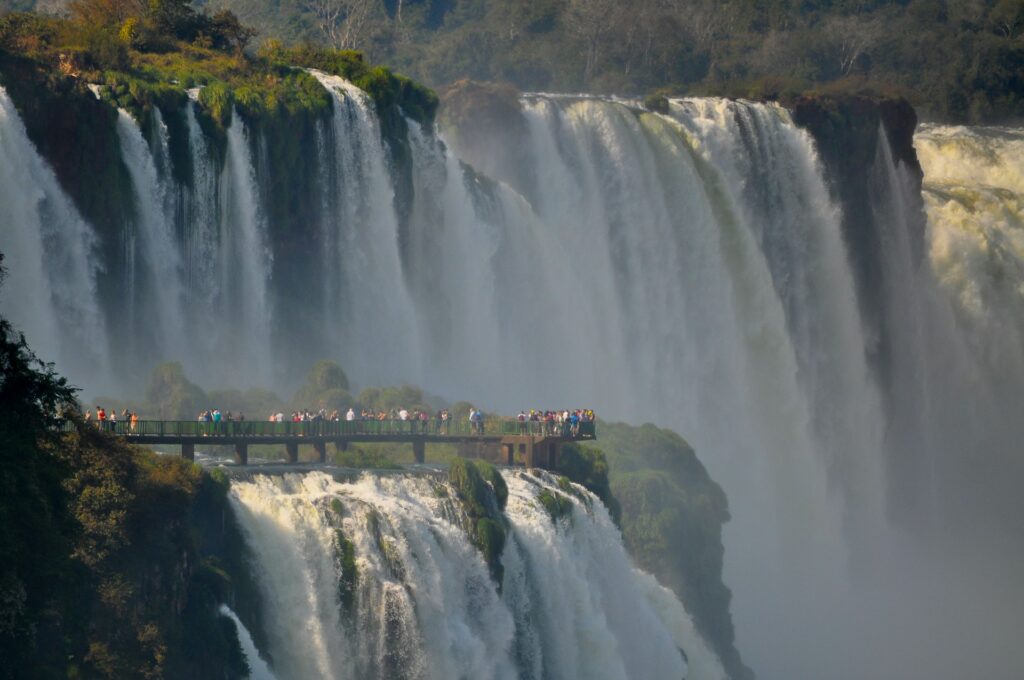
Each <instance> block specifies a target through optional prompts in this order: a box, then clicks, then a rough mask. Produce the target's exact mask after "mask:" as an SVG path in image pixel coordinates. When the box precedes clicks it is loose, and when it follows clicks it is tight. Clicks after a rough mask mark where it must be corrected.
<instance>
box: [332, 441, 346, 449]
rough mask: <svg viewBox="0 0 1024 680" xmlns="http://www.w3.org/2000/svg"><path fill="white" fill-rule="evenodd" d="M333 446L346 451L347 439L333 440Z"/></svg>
mask: <svg viewBox="0 0 1024 680" xmlns="http://www.w3.org/2000/svg"><path fill="white" fill-rule="evenodd" d="M334 447H335V448H336V449H338V450H339V451H348V440H347V439H342V440H341V441H338V442H334Z"/></svg>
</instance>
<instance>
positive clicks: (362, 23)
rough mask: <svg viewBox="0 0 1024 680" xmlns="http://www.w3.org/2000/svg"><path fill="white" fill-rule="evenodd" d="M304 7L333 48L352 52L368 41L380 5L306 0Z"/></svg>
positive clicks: (365, 0) (367, 0)
mask: <svg viewBox="0 0 1024 680" xmlns="http://www.w3.org/2000/svg"><path fill="white" fill-rule="evenodd" d="M304 7H305V8H306V10H307V11H309V12H311V13H312V14H313V15H314V16H315V17H316V20H317V28H319V29H320V32H321V33H322V34H323V36H324V38H326V39H327V41H328V42H329V43H330V44H331V47H334V48H336V49H339V50H350V49H355V48H356V47H358V46H359V45H360V44H361V43H363V42H364V41H365V38H366V35H365V34H366V30H367V28H368V26H369V24H370V20H371V18H372V17H373V10H374V8H375V7H376V5H375V3H374V2H373V0H305V2H304ZM398 20H399V21H400V18H399V19H398Z"/></svg>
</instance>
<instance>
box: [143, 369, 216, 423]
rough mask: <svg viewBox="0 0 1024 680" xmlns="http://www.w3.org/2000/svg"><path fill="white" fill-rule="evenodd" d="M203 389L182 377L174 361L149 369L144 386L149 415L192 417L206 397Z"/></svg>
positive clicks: (179, 417) (162, 417) (169, 417)
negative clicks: (151, 372) (149, 374)
mask: <svg viewBox="0 0 1024 680" xmlns="http://www.w3.org/2000/svg"><path fill="white" fill-rule="evenodd" d="M206 399H207V398H206V395H205V394H204V393H203V391H202V390H201V389H200V388H199V387H198V386H196V385H194V384H193V383H191V382H189V380H188V378H186V377H185V369H183V368H182V367H181V364H180V363H178V362H177V361H173V362H168V363H166V364H160V365H159V366H157V367H156V368H155V369H153V374H152V375H151V376H150V378H149V386H148V387H147V388H146V402H147V403H148V406H149V408H150V409H152V414H151V415H152V416H153V417H156V418H159V419H160V420H192V419H193V418H195V417H196V414H197V413H198V412H199V410H200V409H202V408H204V407H205V405H206V403H207V401H206Z"/></svg>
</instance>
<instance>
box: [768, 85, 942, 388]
mask: <svg viewBox="0 0 1024 680" xmlns="http://www.w3.org/2000/svg"><path fill="white" fill-rule="evenodd" d="M783 105H784V106H786V107H787V108H788V109H789V110H790V111H791V113H792V116H793V121H794V122H795V123H796V124H797V125H799V126H801V127H803V128H804V129H806V130H807V131H808V132H809V133H810V134H811V136H812V137H813V138H814V141H815V144H816V146H817V148H818V152H819V154H820V156H821V160H822V163H823V164H824V166H825V172H826V175H827V177H828V179H829V189H830V190H831V193H832V197H833V199H834V200H835V201H836V202H837V203H838V204H839V205H840V207H841V208H842V228H843V238H844V240H845V242H846V247H847V252H848V253H849V257H850V264H851V266H852V267H853V271H854V276H855V277H856V284H857V287H858V299H859V300H860V307H861V315H862V317H863V319H864V322H865V325H866V326H867V327H868V328H869V329H871V330H872V331H873V335H874V336H875V337H877V338H878V345H877V347H876V348H875V351H874V352H873V356H872V357H871V358H872V360H873V363H874V364H875V367H876V368H877V369H879V370H881V371H882V372H883V374H884V373H885V369H886V366H887V364H888V363H889V349H888V347H887V342H886V336H887V332H886V327H885V325H886V323H885V318H886V314H887V311H888V310H887V309H886V307H885V305H886V302H885V300H886V296H885V287H886V285H888V284H889V283H891V282H888V281H887V280H886V278H887V277H886V274H885V272H884V266H883V263H884V262H885V257H884V253H883V250H884V248H885V247H886V242H887V241H890V242H891V241H892V239H894V238H896V237H897V234H896V231H898V230H904V229H905V230H906V231H905V233H906V237H907V238H908V241H909V246H910V251H911V256H912V259H913V261H914V262H915V263H920V262H921V258H922V257H923V256H924V239H925V214H924V202H923V199H922V197H921V182H922V179H923V177H924V173H923V172H922V170H921V165H920V163H919V162H918V159H917V152H916V151H915V150H914V130H915V128H916V127H917V113H916V112H915V111H914V109H913V107H912V106H911V105H910V104H909V103H908V102H907V101H906V100H903V99H873V98H868V97H862V96H853V95H849V96H838V97H837V96H804V97H798V98H795V99H792V100H789V101H784V102H783ZM882 133H884V134H885V139H884V140H882V139H880V138H879V136H880V134H882ZM883 141H884V142H887V144H888V150H889V152H890V153H891V160H892V162H893V163H895V164H896V167H897V168H903V169H904V170H905V172H902V173H900V177H901V179H903V180H904V184H903V185H902V186H898V187H894V186H888V185H887V184H888V182H887V179H886V178H887V173H888V172H889V170H890V168H887V167H886V165H887V164H889V162H890V161H889V158H887V157H886V154H885V152H884V150H883V146H884V145H883V144H881V142H883ZM892 191H898V192H899V193H900V194H901V195H900V196H899V199H901V200H902V201H903V202H904V206H905V208H906V210H905V212H904V213H903V215H902V216H901V218H902V223H897V222H896V221H894V219H893V217H894V215H893V214H892V213H891V212H887V211H886V210H885V209H884V208H883V207H882V206H883V205H884V203H885V202H886V201H892V200H894V197H893V196H891V195H886V194H887V193H889V192H892Z"/></svg>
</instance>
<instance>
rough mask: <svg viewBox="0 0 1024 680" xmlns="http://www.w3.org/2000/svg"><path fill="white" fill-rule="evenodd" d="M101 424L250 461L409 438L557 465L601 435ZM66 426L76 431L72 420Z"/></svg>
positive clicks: (580, 429)
mask: <svg viewBox="0 0 1024 680" xmlns="http://www.w3.org/2000/svg"><path fill="white" fill-rule="evenodd" d="M92 424H94V425H97V426H98V427H99V428H100V429H102V430H104V431H106V432H109V433H111V434H113V435H115V436H117V437H120V438H123V439H124V440H125V441H128V442H130V443H133V444H148V445H153V444H165V445H171V446H175V445H177V446H181V455H182V456H183V457H184V458H186V459H188V460H194V459H195V450H196V445H202V444H206V445H209V446H234V448H235V462H236V463H237V464H239V465H247V464H248V463H249V446H252V445H261V444H272V445H273V444H278V445H279V444H284V446H285V452H286V458H287V461H288V462H289V463H296V462H298V460H299V445H301V444H307V445H310V446H312V447H313V449H314V450H315V451H316V458H317V461H318V462H321V463H324V462H326V461H327V445H328V444H333V445H334V446H335V447H336V448H337V449H338V450H339V451H344V450H346V449H347V448H348V445H349V444H350V443H355V442H377V443H408V444H411V445H412V450H413V458H414V459H415V461H416V462H417V463H423V462H425V458H426V455H425V454H426V445H427V444H428V443H429V444H455V445H457V446H459V447H460V448H461V449H462V452H468V453H470V454H471V455H469V456H468V457H478V458H481V457H482V458H486V459H488V460H491V462H494V463H497V464H500V465H509V466H512V465H523V466H526V467H539V468H544V469H547V470H557V469H558V459H559V450H560V447H561V445H562V444H565V443H567V442H575V441H587V440H592V439H596V438H597V426H596V423H595V422H593V421H581V422H580V423H579V424H578V425H577V427H576V428H575V429H573V428H572V427H570V426H569V425H568V424H565V425H557V424H553V425H552V424H549V423H546V422H544V421H531V420H527V421H525V422H523V421H520V420H518V419H517V418H493V417H492V418H485V419H484V421H483V423H482V427H480V426H478V425H477V424H475V423H471V422H469V421H467V420H457V421H454V420H449V421H441V420H438V419H436V418H432V419H429V420H341V421H337V420H309V421H302V422H293V421H288V422H280V423H279V422H272V421H263V420H229V421H221V422H219V423H214V422H203V421H196V420H139V421H136V422H135V423H134V424H132V423H129V422H126V421H117V422H110V421H104V422H99V423H97V421H92ZM63 429H64V431H66V432H72V431H74V429H75V424H74V423H73V422H65V423H64V425H63Z"/></svg>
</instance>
